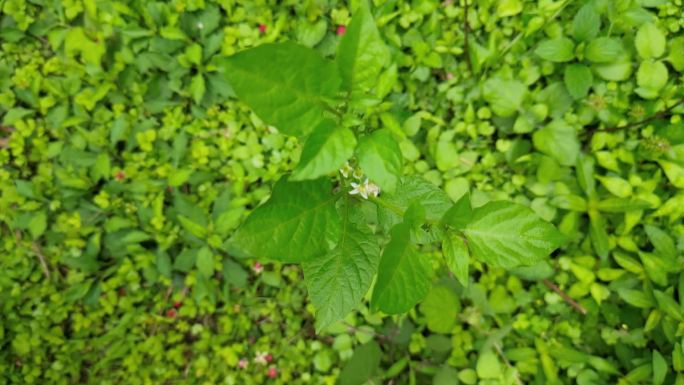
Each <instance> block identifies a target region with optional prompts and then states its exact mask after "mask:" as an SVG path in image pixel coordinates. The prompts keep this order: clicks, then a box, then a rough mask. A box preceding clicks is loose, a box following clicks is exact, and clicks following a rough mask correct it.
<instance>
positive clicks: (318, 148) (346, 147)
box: [290, 119, 356, 181]
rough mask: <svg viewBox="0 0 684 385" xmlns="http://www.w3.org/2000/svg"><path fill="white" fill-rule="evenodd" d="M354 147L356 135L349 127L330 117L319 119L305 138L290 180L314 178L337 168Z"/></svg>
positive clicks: (350, 154) (352, 151) (349, 156)
mask: <svg viewBox="0 0 684 385" xmlns="http://www.w3.org/2000/svg"><path fill="white" fill-rule="evenodd" d="M354 147H356V137H355V136H354V133H353V132H352V131H351V130H350V129H348V128H346V127H338V126H337V125H336V124H335V122H334V121H333V120H330V119H326V120H323V121H321V123H319V124H318V126H316V128H315V129H314V132H313V133H312V134H311V136H309V139H307V140H306V143H305V144H304V149H303V150H302V156H301V158H300V159H299V164H298V165H297V168H295V170H294V171H293V172H292V176H291V177H290V180H292V181H298V180H304V179H316V178H318V177H321V176H324V175H327V174H330V173H331V172H333V171H336V170H338V169H339V168H340V167H342V165H344V162H346V161H347V159H349V158H351V156H352V155H353V154H354Z"/></svg>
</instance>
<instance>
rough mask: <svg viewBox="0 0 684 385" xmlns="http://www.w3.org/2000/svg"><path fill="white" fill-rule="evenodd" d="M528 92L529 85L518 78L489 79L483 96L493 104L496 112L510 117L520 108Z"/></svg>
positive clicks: (485, 84) (484, 87) (484, 86)
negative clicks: (526, 85)
mask: <svg viewBox="0 0 684 385" xmlns="http://www.w3.org/2000/svg"><path fill="white" fill-rule="evenodd" d="M526 94H527V87H525V85H524V84H523V83H521V82H519V81H517V80H503V79H500V78H490V79H488V80H487V81H486V82H485V83H484V85H483V89H482V96H483V97H484V99H485V100H486V101H487V102H488V103H489V104H490V105H491V107H492V110H493V111H494V113H495V114H497V115H499V116H502V117H508V116H512V115H514V114H515V113H516V112H518V110H519V109H520V107H521V105H522V102H523V99H524V98H525V95H526Z"/></svg>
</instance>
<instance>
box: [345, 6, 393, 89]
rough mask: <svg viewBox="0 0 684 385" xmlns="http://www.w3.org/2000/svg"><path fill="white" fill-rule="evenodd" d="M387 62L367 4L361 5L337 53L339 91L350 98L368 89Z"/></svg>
mask: <svg viewBox="0 0 684 385" xmlns="http://www.w3.org/2000/svg"><path fill="white" fill-rule="evenodd" d="M389 61H390V55H389V50H388V49H387V46H385V43H384V42H383V41H382V38H381V37H380V32H379V31H378V28H377V27H376V25H375V21H374V20H373V15H372V14H371V11H370V7H369V6H368V2H367V1H361V4H360V6H359V8H358V9H357V10H356V12H355V14H354V17H353V18H352V21H351V24H349V28H348V29H347V32H346V33H345V34H344V36H343V37H342V40H341V41H340V45H339V46H338V51H337V65H338V68H339V69H340V74H341V75H342V88H343V89H344V90H345V91H348V92H351V93H352V95H356V94H358V93H361V92H364V91H366V90H368V89H370V88H372V87H373V86H374V85H375V84H377V82H378V75H379V74H380V71H382V68H383V67H384V66H385V65H386V64H387V63H388V62H389Z"/></svg>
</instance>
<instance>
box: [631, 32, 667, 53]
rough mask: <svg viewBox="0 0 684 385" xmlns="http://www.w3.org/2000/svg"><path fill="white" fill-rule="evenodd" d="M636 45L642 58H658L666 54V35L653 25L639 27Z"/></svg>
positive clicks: (635, 40)
mask: <svg viewBox="0 0 684 385" xmlns="http://www.w3.org/2000/svg"><path fill="white" fill-rule="evenodd" d="M634 45H635V46H636V50H637V52H638V53H639V56H641V57H642V58H644V59H653V58H657V57H660V56H662V55H663V54H664V53H665V35H663V33H662V32H661V31H660V30H659V29H658V27H656V26H655V25H654V24H653V23H646V24H644V25H642V26H641V27H639V31H637V34H636V38H635V39H634Z"/></svg>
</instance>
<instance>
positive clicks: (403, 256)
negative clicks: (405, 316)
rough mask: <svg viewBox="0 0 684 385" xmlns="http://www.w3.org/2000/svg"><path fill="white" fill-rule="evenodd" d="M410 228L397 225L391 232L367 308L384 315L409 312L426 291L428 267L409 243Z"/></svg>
mask: <svg viewBox="0 0 684 385" xmlns="http://www.w3.org/2000/svg"><path fill="white" fill-rule="evenodd" d="M410 232H411V227H410V226H409V224H406V223H401V224H398V225H397V226H395V227H394V228H393V229H392V232H391V240H390V242H389V244H387V246H386V247H385V250H384V251H383V253H382V259H380V266H379V268H378V279H377V281H376V283H375V288H374V289H373V297H372V299H371V307H372V308H373V309H374V310H382V311H383V312H385V313H387V314H399V313H404V312H406V311H408V310H410V309H411V308H412V307H413V306H415V305H416V304H417V303H418V302H420V301H421V300H422V299H423V298H424V297H425V295H426V294H427V293H428V291H429V290H430V284H431V282H430V277H431V274H432V267H431V265H430V261H428V260H427V259H426V258H425V256H423V255H420V254H419V253H418V252H417V251H416V249H415V248H414V246H413V245H412V244H411V239H410V238H411V233H410Z"/></svg>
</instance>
